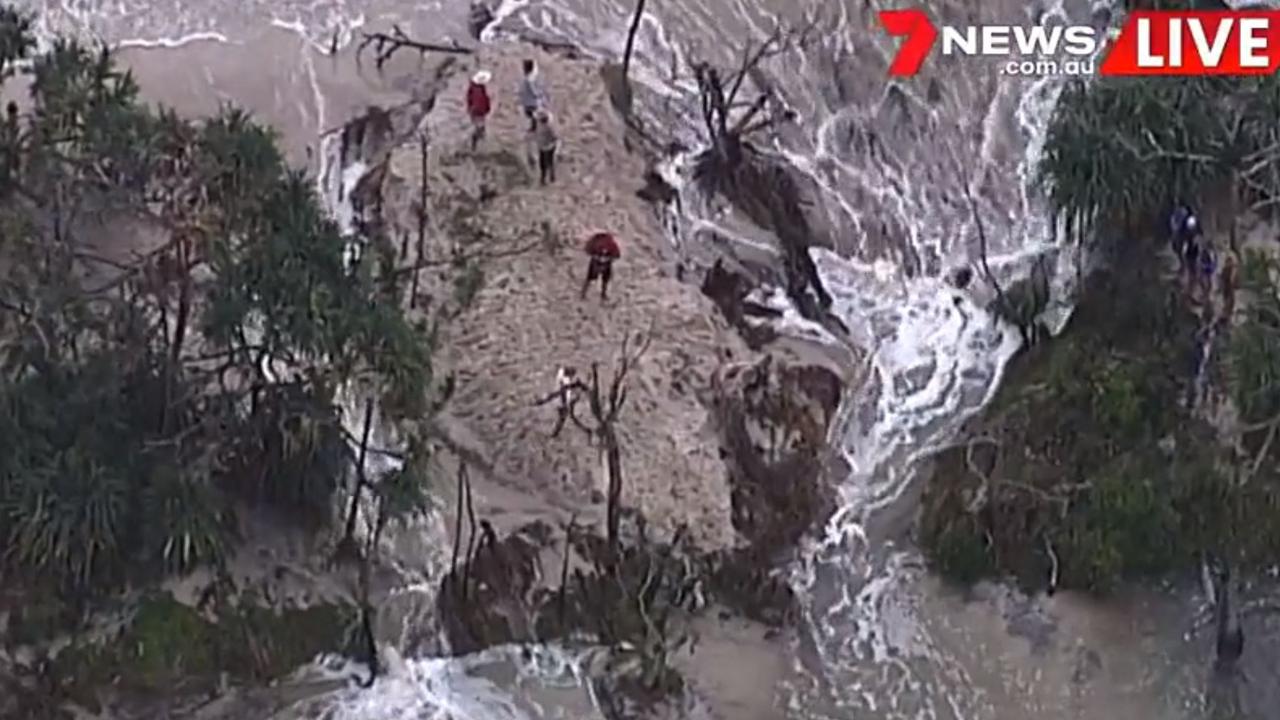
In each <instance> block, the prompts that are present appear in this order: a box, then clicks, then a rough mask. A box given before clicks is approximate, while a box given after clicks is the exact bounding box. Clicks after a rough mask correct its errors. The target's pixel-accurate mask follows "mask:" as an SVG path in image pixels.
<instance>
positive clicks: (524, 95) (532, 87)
mask: <svg viewBox="0 0 1280 720" xmlns="http://www.w3.org/2000/svg"><path fill="white" fill-rule="evenodd" d="M523 68H524V77H523V78H522V79H521V80H520V109H521V110H523V111H524V116H525V117H526V118H528V120H529V132H533V131H534V130H536V129H537V127H538V121H537V113H538V111H539V110H545V109H546V107H547V93H546V90H544V89H543V87H542V79H541V78H539V77H538V66H537V64H536V63H534V61H533V60H525V61H524V65H523Z"/></svg>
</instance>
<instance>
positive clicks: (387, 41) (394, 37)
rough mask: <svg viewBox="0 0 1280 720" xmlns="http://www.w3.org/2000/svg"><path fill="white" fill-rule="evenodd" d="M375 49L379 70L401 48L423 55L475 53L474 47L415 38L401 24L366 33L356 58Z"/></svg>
mask: <svg viewBox="0 0 1280 720" xmlns="http://www.w3.org/2000/svg"><path fill="white" fill-rule="evenodd" d="M368 49H372V50H373V62H374V66H375V67H377V68H378V69H379V70H381V69H382V67H383V66H384V65H386V64H387V61H388V60H390V59H391V56H392V55H395V54H396V52H397V51H399V50H406V49H407V50H417V51H418V54H419V55H421V56H426V54H427V53H430V52H435V53H448V54H451V55H472V54H475V49H474V48H469V47H463V46H462V45H458V44H457V43H454V44H452V45H442V44H440V43H428V42H421V41H418V40H414V39H413V38H411V37H409V36H408V35H406V34H405V32H404V30H402V29H401V28H400V26H399V25H393V26H391V32H390V33H382V32H375V33H364V39H362V40H361V41H360V45H359V46H358V47H357V48H356V60H357V61H359V60H360V57H361V56H362V55H363V53H364V51H365V50H368Z"/></svg>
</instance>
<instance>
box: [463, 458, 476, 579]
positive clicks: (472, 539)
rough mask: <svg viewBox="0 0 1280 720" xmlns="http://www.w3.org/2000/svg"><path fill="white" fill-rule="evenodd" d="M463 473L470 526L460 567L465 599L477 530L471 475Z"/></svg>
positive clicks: (464, 467)
mask: <svg viewBox="0 0 1280 720" xmlns="http://www.w3.org/2000/svg"><path fill="white" fill-rule="evenodd" d="M462 467H463V470H464V471H465V469H466V466H465V465H463V466H462ZM463 475H464V477H465V482H464V483H463V489H464V493H465V495H466V500H467V524H468V526H469V527H470V535H469V537H468V538H467V556H466V565H464V566H463V568H462V599H463V600H466V598H467V595H468V594H469V593H470V590H471V588H470V580H471V559H472V557H474V555H475V545H476V534H477V532H478V530H477V528H476V508H475V504H474V503H473V502H472V497H471V476H470V475H469V474H467V473H465V472H464V473H463Z"/></svg>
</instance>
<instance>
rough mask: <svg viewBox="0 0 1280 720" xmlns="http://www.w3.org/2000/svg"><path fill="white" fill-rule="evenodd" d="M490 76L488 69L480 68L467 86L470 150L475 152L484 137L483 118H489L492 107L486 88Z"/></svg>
mask: <svg viewBox="0 0 1280 720" xmlns="http://www.w3.org/2000/svg"><path fill="white" fill-rule="evenodd" d="M491 77H492V75H491V74H490V73H489V71H488V70H481V71H479V72H477V73H476V74H475V75H473V76H472V77H471V84H470V85H469V86H467V115H469V116H470V117H471V151H472V152H475V149H476V148H477V147H478V146H479V145H480V141H481V140H483V139H484V124H485V120H487V119H488V118H489V111H490V110H492V109H493V103H492V102H490V100H489V88H488V85H489V79H490V78H491Z"/></svg>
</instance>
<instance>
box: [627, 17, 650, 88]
mask: <svg viewBox="0 0 1280 720" xmlns="http://www.w3.org/2000/svg"><path fill="white" fill-rule="evenodd" d="M645 2H646V0H636V12H635V14H634V15H632V16H631V29H630V30H628V31H627V49H626V50H624V51H623V53H622V83H623V85H624V86H625V87H626V90H627V95H628V96H630V95H631V53H632V51H633V50H635V44H636V33H637V32H639V31H640V20H641V18H642V17H643V16H644V6H645Z"/></svg>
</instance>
